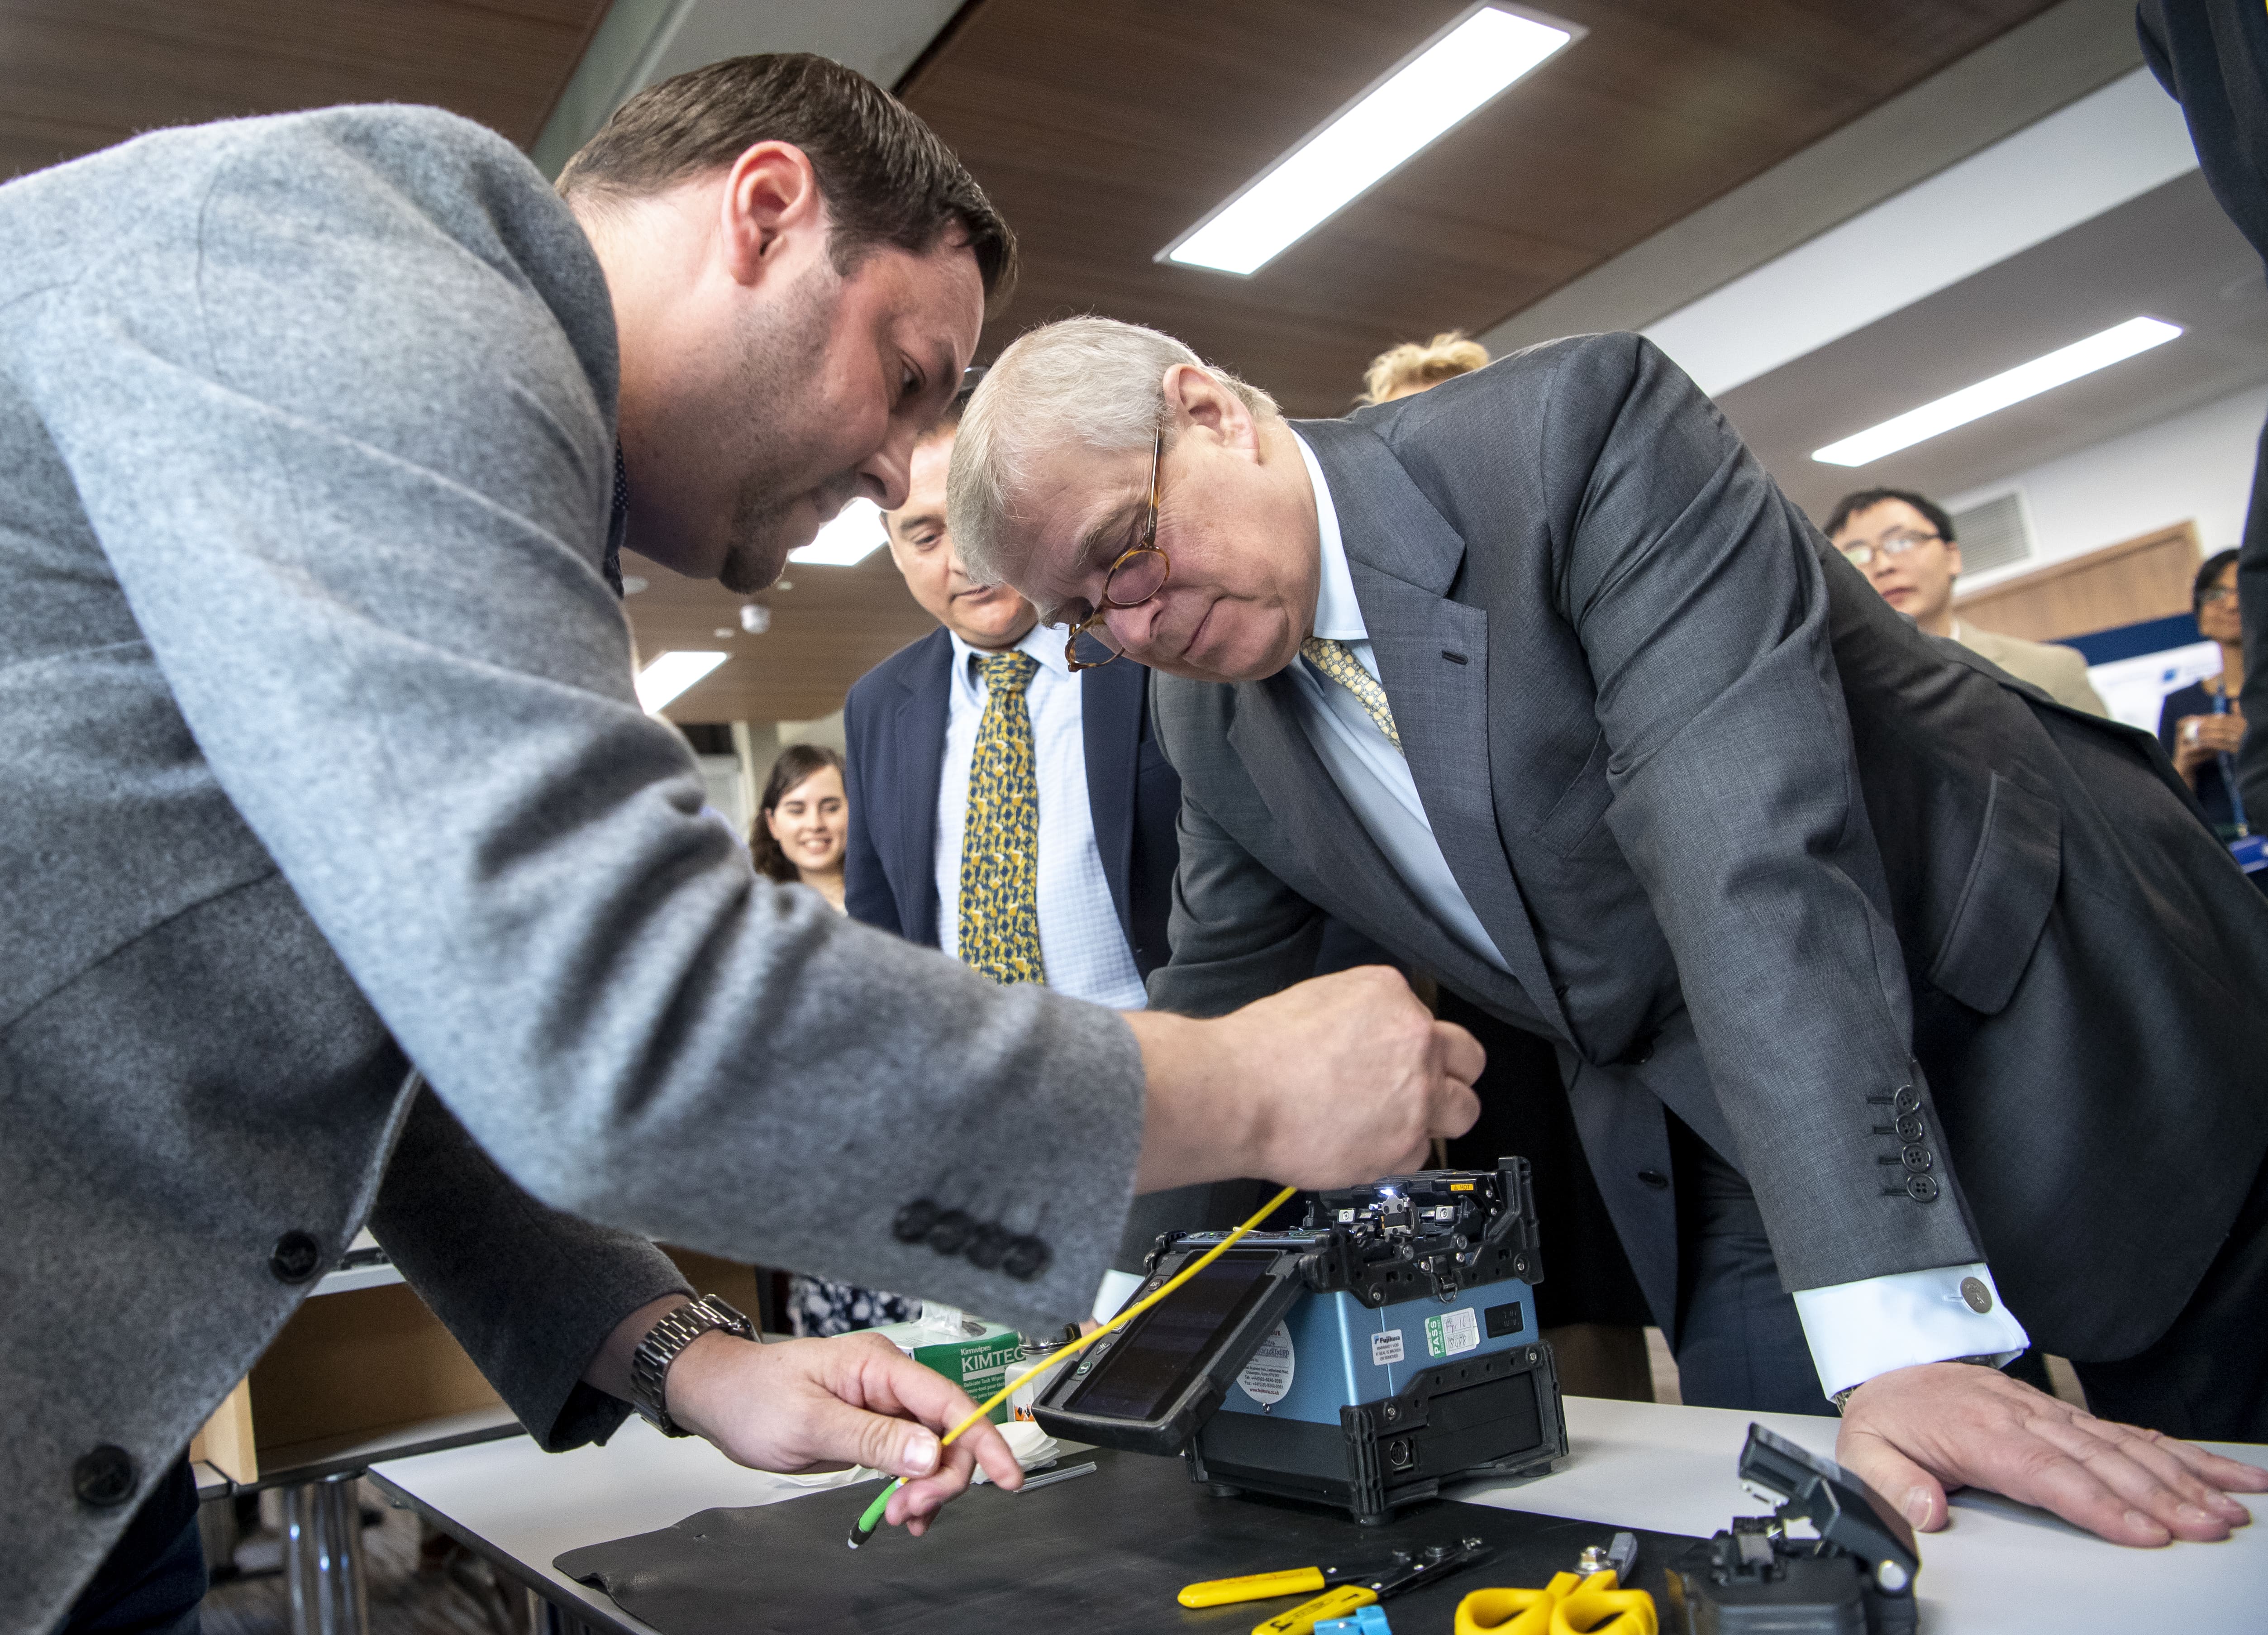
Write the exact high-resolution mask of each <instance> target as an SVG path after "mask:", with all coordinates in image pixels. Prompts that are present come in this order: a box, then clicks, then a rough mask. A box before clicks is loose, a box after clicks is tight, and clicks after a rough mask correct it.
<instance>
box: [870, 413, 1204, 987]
mask: <svg viewBox="0 0 2268 1635" xmlns="http://www.w3.org/2000/svg"><path fill="white" fill-rule="evenodd" d="M958 418H959V416H958V414H957V413H956V414H955V415H954V416H950V417H948V419H947V420H946V421H945V422H944V423H940V424H939V426H938V427H937V429H936V430H935V431H932V432H931V433H930V434H929V436H928V437H926V438H924V439H923V441H922V442H921V443H920V444H918V445H917V446H916V448H915V450H914V454H913V460H912V466H911V470H910V473H909V477H910V481H909V488H908V490H907V496H906V503H905V504H903V505H902V506H901V507H900V508H899V509H897V510H896V511H895V512H890V513H888V515H887V518H886V522H887V527H888V530H889V542H890V556H891V559H892V560H893V561H895V563H897V564H898V570H899V571H900V572H902V573H903V574H904V575H905V578H906V588H907V590H908V591H909V592H910V593H912V595H913V598H914V600H916V601H917V602H919V603H920V604H921V605H922V606H923V607H924V608H927V609H928V610H929V611H930V612H931V613H932V614H933V615H935V616H936V618H937V621H938V623H939V627H940V628H939V629H938V630H933V631H932V632H931V633H930V634H929V635H927V636H925V637H923V638H922V639H921V640H919V641H917V642H916V643H915V644H913V645H912V646H910V647H908V648H906V649H904V650H903V651H902V652H897V653H895V654H893V655H892V656H891V657H890V658H888V659H884V660H883V661H882V662H881V663H880V664H879V665H877V666H876V667H874V668H873V670H871V671H869V672H868V673H867V674H865V676H863V677H861V678H860V679H859V681H858V684H857V685H856V686H854V687H853V688H851V696H850V701H849V703H847V704H846V706H845V707H844V711H843V725H844V731H845V733H846V734H847V737H848V741H849V745H850V755H849V762H850V773H851V776H850V796H851V843H850V851H849V853H848V854H847V856H846V858H845V859H844V864H843V869H844V890H843V906H844V907H845V908H847V909H848V910H850V912H851V915H852V917H855V918H858V919H861V920H864V921H865V922H866V923H867V924H871V925H879V926H881V927H882V928H884V929H885V930H887V931H894V932H897V933H898V934H899V935H900V936H902V937H904V938H907V939H909V940H911V941H914V942H920V943H927V944H930V945H932V946H938V947H942V948H944V949H945V950H946V952H947V953H957V952H959V947H958V938H959V910H960V897H959V889H960V888H959V883H958V882H959V880H960V878H961V829H962V823H963V814H964V813H965V810H966V807H967V803H968V779H969V775H970V762H971V760H972V750H973V748H974V744H975V740H976V731H977V725H978V722H979V719H980V718H981V716H982V714H983V704H984V695H985V690H986V689H985V683H984V681H983V675H982V672H983V659H984V656H985V655H987V654H993V653H1004V652H1024V653H1027V654H1029V655H1030V656H1031V658H1032V659H1034V660H1035V661H1036V667H1035V669H1034V670H1033V674H1032V676H1031V680H1030V681H1029V682H1028V684H1027V689H1026V692H1025V701H1026V704H1027V709H1028V711H1029V713H1030V718H1031V724H1032V742H1033V749H1034V762H1035V766H1034V770H1035V773H1036V777H1037V782H1038V789H1039V806H1040V817H1039V824H1040V829H1039V836H1040V856H1039V861H1038V873H1039V880H1038V887H1039V934H1040V943H1041V947H1042V954H1043V956H1044V962H1045V968H1046V974H1047V983H1048V985H1049V987H1052V988H1057V989H1060V990H1062V991H1064V992H1067V993H1070V994H1072V995H1073V996H1075V997H1077V998H1083V999H1092V1000H1094V1001H1096V1002H1097V1003H1100V1004H1105V1005H1116V1006H1117V1007H1119V1008H1121V1009H1125V1010H1138V1009H1140V1008H1141V1007H1142V1006H1143V1005H1144V1004H1145V997H1144V993H1143V986H1142V984H1143V983H1144V981H1145V979H1146V978H1147V977H1148V976H1149V974H1150V972H1151V970H1152V968H1155V967H1157V966H1160V965H1162V964H1164V963H1165V962H1166V959H1167V953H1168V949H1167V944H1166V913H1167V909H1168V907H1169V906H1170V905H1171V902H1172V900H1173V886H1174V867H1175V862H1176V860H1177V856H1178V854H1177V851H1176V847H1175V836H1174V825H1175V817H1176V814H1178V813H1179V811H1180V809H1181V799H1182V784H1181V779H1180V778H1179V777H1176V776H1175V772H1174V769H1173V767H1172V766H1171V765H1170V764H1169V763H1168V762H1167V760H1166V757H1165V755H1164V754H1163V752H1161V751H1160V749H1159V748H1158V743H1157V739H1156V737H1155V735H1154V734H1153V733H1152V732H1151V730H1150V716H1149V708H1148V692H1149V688H1148V682H1149V679H1150V673H1149V672H1148V671H1147V670H1145V669H1144V668H1143V667H1141V666H1139V665H1137V664H1134V663H1131V662H1130V661H1125V660H1121V661H1120V662H1117V663H1115V664H1107V665H1104V666H1103V667H1101V668H1100V669H1092V670H1085V671H1081V672H1079V673H1078V674H1073V673H1072V671H1071V669H1070V667H1069V666H1068V665H1067V664H1066V663H1065V662H1064V638H1063V633H1062V632H1061V631H1054V632H1049V631H1047V630H1041V629H1039V628H1038V618H1037V615H1035V613H1034V611H1033V609H1032V605H1031V603H1029V602H1027V601H1026V600H1024V599H1023V598H1022V597H1021V596H1019V595H1018V594H1017V593H1015V592H1014V591H1013V590H1010V589H1008V588H1007V587H1006V586H979V585H976V584H975V583H974V582H972V581H971V580H970V579H969V578H968V574H967V573H966V572H965V571H963V569H962V567H961V559H960V557H959V556H957V555H956V554H955V553H954V549H953V539H952V536H951V535H950V534H947V533H946V526H945V473H946V463H947V461H948V460H950V459H951V457H952V453H953V439H954V430H955V427H956V424H957V423H958ZM1107 656H1108V655H1107V653H1105V652H1101V651H1098V652H1096V653H1095V654H1094V657H1096V658H1104V657H1107Z"/></svg>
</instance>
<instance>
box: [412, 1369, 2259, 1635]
mask: <svg viewBox="0 0 2268 1635" xmlns="http://www.w3.org/2000/svg"><path fill="white" fill-rule="evenodd" d="M1751 1420H1755V1421H1757V1422H1760V1423H1762V1424H1764V1425H1769V1426H1771V1428H1772V1429H1773V1430H1775V1431H1778V1432H1781V1433H1782V1434H1783V1435H1786V1436H1788V1437H1791V1438H1793V1440H1796V1441H1798V1442H1800V1443H1802V1444H1803V1445H1804V1446H1805V1447H1810V1448H1813V1449H1815V1450H1816V1451H1818V1452H1820V1453H1823V1454H1828V1455H1832V1454H1833V1452H1834V1450H1835V1427H1836V1422H1835V1421H1833V1420H1831V1419H1817V1418H1800V1417H1798V1416H1795V1415H1791V1414H1745V1413H1734V1412H1729V1411H1727V1410H1722V1409H1714V1408H1669V1407H1663V1406H1660V1405H1658V1404H1655V1403H1617V1402H1604V1401H1600V1400H1598V1399H1595V1398H1591V1397H1580V1396H1571V1397H1569V1398H1568V1399H1567V1437H1568V1445H1569V1454H1568V1457H1567V1458H1566V1459H1565V1460H1563V1461H1561V1462H1560V1466H1559V1469H1557V1470H1556V1471H1554V1472H1553V1473H1552V1474H1551V1475H1550V1476H1547V1477H1536V1478H1535V1479H1533V1480H1530V1481H1526V1482H1519V1483H1509V1484H1475V1485H1474V1486H1473V1487H1471V1488H1469V1489H1466V1490H1464V1491H1462V1492H1460V1493H1459V1494H1458V1497H1459V1498H1461V1499H1469V1500H1470V1501H1472V1502H1476V1503H1480V1504H1491V1505H1497V1506H1502V1507H1503V1508H1506V1509H1509V1510H1525V1511H1530V1512H1534V1513H1539V1514H1543V1515H1552V1516H1566V1517H1571V1518H1572V1519H1574V1520H1577V1521H1600V1522H1606V1523H1609V1524H1611V1525H1614V1526H1619V1527H1636V1528H1649V1529H1651V1530H1653V1531H1655V1532H1663V1533H1686V1534H1691V1535H1693V1536H1696V1537H1705V1536H1708V1535H1709V1534H1711V1533H1713V1532H1715V1531H1716V1530H1717V1529H1718V1528H1722V1527H1724V1526H1725V1525H1726V1523H1727V1521H1728V1520H1729V1519H1730V1518H1731V1517H1733V1516H1734V1515H1755V1514H1759V1513H1762V1508H1763V1507H1762V1506H1760V1505H1758V1504H1757V1502H1756V1500H1755V1499H1751V1498H1749V1495H1748V1494H1747V1493H1746V1492H1744V1491H1742V1488H1741V1485H1740V1484H1739V1483H1738V1482H1737V1481H1736V1480H1734V1476H1733V1462H1734V1459H1735V1458H1736V1457H1737V1456H1738V1455H1739V1453H1740V1449H1741V1444H1742V1439H1743V1438H1744V1437H1745V1436H1746V1435H1747V1432H1748V1427H1749V1422H1750V1421H1751ZM2220 1451H2221V1452H2224V1453H2227V1454H2228V1455H2231V1456H2233V1457H2235V1458H2238V1459H2242V1460H2244V1461H2246V1462H2250V1463H2252V1464H2257V1465H2261V1466H2264V1467H2268V1447H2250V1446H2247V1447H2235V1446H2221V1447H2220ZM372 1475H374V1476H377V1477H380V1478H381V1479H382V1480H383V1481H384V1482H386V1483H387V1484H388V1485H390V1486H392V1487H394V1488H395V1489H397V1490H399V1491H401V1492H402V1493H404V1494H406V1495H408V1496H409V1498H410V1499H412V1500H414V1501H415V1502H416V1504H417V1505H418V1506H420V1507H421V1508H423V1509H425V1510H427V1511H430V1512H431V1513H433V1514H434V1515H435V1516H437V1517H439V1518H442V1519H445V1520H446V1521H448V1522H449V1523H450V1524H451V1525H452V1526H453V1528H456V1529H457V1530H458V1531H460V1532H461V1533H463V1534H465V1535H466V1536H469V1537H470V1538H472V1539H474V1540H475V1541H477V1542H478V1543H481V1544H482V1546H484V1547H485V1548H486V1549H488V1550H490V1551H492V1552H494V1553H496V1554H497V1555H500V1556H503V1557H505V1558H510V1559H511V1560H512V1561H515V1562H517V1563H518V1564H519V1566H520V1568H521V1570H522V1572H524V1573H525V1574H526V1575H527V1577H528V1578H529V1579H530V1580H532V1581H536V1582H540V1583H541V1584H542V1585H543V1586H544V1587H545V1590H546V1593H547V1594H549V1595H550V1596H551V1598H552V1599H554V1600H555V1601H558V1602H563V1603H566V1604H572V1603H574V1602H582V1603H584V1604H585V1605H586V1606H588V1607H589V1608H591V1609H593V1612H594V1613H596V1614H598V1615H599V1617H600V1618H601V1619H603V1623H604V1626H605V1627H611V1628H616V1629H622V1630H628V1631H645V1630H646V1629H647V1626H646V1625H645V1624H641V1623H639V1622H638V1621H637V1619H635V1618H631V1617H628V1616H626V1615H625V1614H624V1613H622V1611H621V1610H620V1609H618V1608H616V1607H615V1604H614V1603H613V1602H611V1601H609V1600H608V1599H607V1597H606V1596H605V1595H604V1594H601V1593H600V1592H599V1591H596V1590H591V1589H585V1587H583V1586H581V1585H579V1584H576V1583H573V1582H571V1580H567V1579H565V1578H563V1577H562V1576H561V1575H560V1574H559V1573H557V1572H555V1571H553V1570H552V1566H551V1562H552V1558H554V1557H556V1556H557V1555H558V1554H559V1553H560V1552H561V1551H563V1550H571V1549H574V1548H576V1547H577V1546H578V1545H583V1544H595V1543H602V1542H604V1541H606V1540H608V1539H614V1538H621V1537H623V1536H627V1535H629V1534H632V1533H643V1532H650V1531H652V1530H653V1529H655V1528H665V1527H667V1526H669V1525H670V1524H672V1523H673V1522H675V1521H681V1520H682V1519H683V1518H684V1517H686V1516H689V1515H691V1514H692V1513H695V1512H696V1511H700V1510H706V1509H709V1508H711V1507H712V1506H740V1505H762V1504H770V1503H772V1502H774V1501H776V1500H778V1499H792V1498H794V1497H797V1496H798V1495H799V1494H801V1493H805V1492H808V1491H812V1490H811V1479H809V1478H806V1479H805V1480H804V1481H802V1482H799V1481H797V1480H796V1479H795V1478H792V1477H776V1476H768V1475H765V1474H762V1473H761V1472H758V1471H754V1470H743V1469H740V1467H739V1466H737V1465H734V1464H733V1463H732V1462H729V1461H728V1460H726V1459H725V1457H724V1455H721V1454H719V1453H718V1452H717V1451H716V1450H715V1449H713V1448H711V1447H709V1446H708V1444H706V1443H705V1442H702V1441H699V1440H695V1439H691V1438H688V1439H685V1440H677V1441H673V1440H669V1439H667V1438H666V1437H663V1436H661V1435H660V1434H659V1433H658V1432H655V1431H654V1430H653V1429H652V1427H651V1426H649V1425H647V1424H646V1423H645V1422H644V1420H642V1419H636V1418H633V1419H631V1420H630V1422H629V1423H627V1424H626V1425H623V1427H622V1430H621V1431H620V1432H617V1433H616V1434H615V1439H614V1440H613V1442H612V1443H610V1444H609V1445H608V1447H604V1448H595V1447H586V1448H581V1449H578V1450H577V1451H576V1452H574V1453H571V1454H561V1455H546V1454H543V1453H541V1452H539V1451H538V1450H537V1448H536V1447H535V1445H534V1443H533V1442H532V1441H529V1440H527V1439H526V1438H516V1439H514V1440H511V1441H506V1442H490V1443H486V1444H483V1445H482V1446H479V1447H461V1448H453V1449H450V1450H448V1451H446V1452H443V1453H437V1454H425V1455H419V1456H418V1457H416V1458H413V1459H403V1460H398V1461H394V1462H389V1463H385V1464H380V1465H376V1466H373V1467H372ZM818 1480H820V1481H821V1482H824V1481H825V1478H818ZM2252 1504H2253V1510H2254V1513H2255V1514H2256V1515H2257V1514H2259V1513H2261V1508H2262V1507H2261V1506H2260V1504H2259V1502H2258V1501H2257V1500H2255V1501H2252ZM1921 1550H1922V1572H1921V1579H1920V1583H1919V1586H1918V1588H1919V1591H1920V1595H1921V1605H1922V1620H1921V1625H1922V1631H1923V1635H1971V1632H1974V1635H1988V1632H1989V1635H2014V1632H2016V1631H2028V1630H2041V1631H2053V1632H2054V1635H2094V1632H2096V1631H2099V1632H2100V1635H2134V1632H2135V1631H2138V1630H2154V1629H2165V1628H2173V1627H2180V1628H2183V1629H2194V1630H2198V1631H2221V1630H2230V1631H2235V1630H2257V1629H2264V1628H2268V1526H2255V1527H2251V1528H2242V1529H2240V1530H2239V1531H2238V1532H2237V1534H2236V1535H2235V1537H2234V1538H2232V1539H2231V1540H2230V1541H2229V1542H2228V1543H2225V1544H2175V1545H2172V1546H2170V1547H2169V1548H2167V1549H2164V1550H2124V1549H2121V1548H2119V1547H2118V1546H2117V1545H2114V1544H2106V1543H2102V1542H2101V1541H2099V1540H2097V1539H2094V1538H2091V1537H2088V1536H2086V1535H2083V1534H2081V1533H2080V1532H2079V1531H2078V1530H2077V1529H2076V1528H2071V1527H2068V1526H2066V1525H2065V1524H2064V1523H2063V1522H2061V1521H2057V1520H2055V1519H2054V1518H2053V1517H2051V1516H2049V1515H2046V1514H2044V1513H2042V1512H2038V1511H2034V1510H2029V1509H2027V1508H2025V1507H2023V1506H2017V1505H2012V1504H2010V1503H2008V1502H2007V1501H2006V1500H2004V1499H1997V1498H1993V1497H1991V1496H1989V1495H1982V1494H1962V1495H1960V1496H1958V1497H1957V1498H1956V1499H1955V1504H1954V1512H1953V1521H1952V1525H1951V1526H1950V1527H1948V1528H1947V1529H1946V1530H1945V1531H1944V1532H1942V1533H1937V1534H1932V1535H1926V1536H1924V1537H1923V1539H1922V1541H1921Z"/></svg>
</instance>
